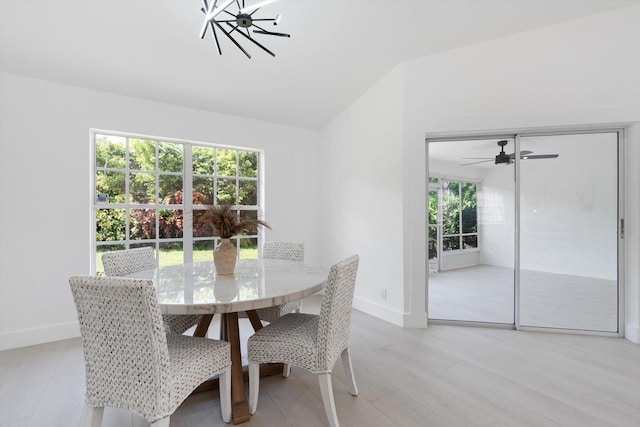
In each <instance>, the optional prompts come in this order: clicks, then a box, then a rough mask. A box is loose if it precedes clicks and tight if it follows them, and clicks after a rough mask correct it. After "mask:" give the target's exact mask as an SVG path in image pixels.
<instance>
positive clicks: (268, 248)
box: [262, 242, 304, 262]
mask: <svg viewBox="0 0 640 427" xmlns="http://www.w3.org/2000/svg"><path fill="white" fill-rule="evenodd" d="M262 257H263V258H266V259H286V260H291V261H301V262H302V261H304V243H301V242H264V249H263V251H262Z"/></svg>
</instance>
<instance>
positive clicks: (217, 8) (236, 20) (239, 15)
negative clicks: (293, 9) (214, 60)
mask: <svg viewBox="0 0 640 427" xmlns="http://www.w3.org/2000/svg"><path fill="white" fill-rule="evenodd" d="M202 1H203V3H204V7H203V8H202V9H200V10H201V11H202V13H204V15H205V17H204V23H203V24H202V29H201V30H200V38H201V39H204V36H205V35H206V33H207V28H209V27H211V32H212V33H213V38H214V39H215V41H216V46H217V47H218V53H219V54H220V55H222V49H221V48H220V41H219V40H218V32H217V31H216V28H217V29H218V30H220V31H221V32H222V33H223V34H224V35H226V36H227V37H228V38H229V40H231V41H232V42H233V44H235V45H236V46H237V47H238V49H240V50H241V51H242V52H243V53H244V54H245V55H247V58H251V55H250V54H249V52H247V51H246V49H245V48H243V47H242V45H241V44H240V42H239V41H238V40H236V39H235V38H234V37H233V36H234V34H239V35H241V36H242V37H244V38H245V39H246V40H248V41H250V42H251V43H253V44H255V45H256V46H258V47H259V48H260V49H262V50H264V51H265V52H267V53H268V54H269V55H271V56H274V57H275V56H276V55H275V53H273V52H271V51H270V50H269V49H267V48H266V47H265V46H264V45H262V44H261V43H260V42H258V41H257V40H256V39H255V38H254V37H253V36H252V32H253V34H264V35H267V36H277V37H291V36H290V35H289V34H285V33H277V32H273V31H268V30H265V29H264V28H262V27H261V26H259V25H258V24H257V23H263V22H271V23H272V24H273V25H278V24H279V23H280V15H276V17H275V18H256V17H254V14H255V13H256V12H257V11H258V10H260V8H262V7H264V6H266V5H268V4H271V3H274V2H276V1H277V0H263V1H261V2H259V3H256V4H253V5H251V6H245V4H244V0H208V1H207V0H202ZM229 9H231V10H229ZM234 12H235V13H234ZM252 29H253V31H251V30H252Z"/></svg>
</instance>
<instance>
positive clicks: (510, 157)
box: [460, 139, 559, 166]
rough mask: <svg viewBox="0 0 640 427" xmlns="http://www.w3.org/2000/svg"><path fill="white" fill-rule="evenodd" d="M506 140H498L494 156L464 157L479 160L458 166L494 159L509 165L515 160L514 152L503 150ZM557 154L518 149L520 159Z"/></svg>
mask: <svg viewBox="0 0 640 427" xmlns="http://www.w3.org/2000/svg"><path fill="white" fill-rule="evenodd" d="M507 143H508V141H507V140H506V139H504V140H502V141H498V145H499V146H500V153H498V155H497V156H496V157H495V159H494V158H491V157H464V159H467V160H479V161H478V162H471V163H464V164H462V165H460V166H468V165H475V164H478V163H486V162H491V161H495V163H496V165H499V164H505V165H510V164H512V163H513V162H514V160H515V156H516V155H515V153H511V154H507V153H505V152H504V146H505V145H507ZM558 156H559V154H533V151H527V150H522V151H520V159H522V160H532V159H555V158H557V157H558Z"/></svg>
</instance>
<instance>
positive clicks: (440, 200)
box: [427, 176, 480, 256]
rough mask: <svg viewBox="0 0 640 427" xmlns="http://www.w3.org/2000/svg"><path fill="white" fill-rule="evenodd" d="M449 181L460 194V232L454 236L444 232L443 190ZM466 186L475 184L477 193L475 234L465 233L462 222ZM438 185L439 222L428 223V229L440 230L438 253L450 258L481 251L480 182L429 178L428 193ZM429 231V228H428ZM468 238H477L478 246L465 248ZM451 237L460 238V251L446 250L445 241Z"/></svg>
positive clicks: (458, 196)
mask: <svg viewBox="0 0 640 427" xmlns="http://www.w3.org/2000/svg"><path fill="white" fill-rule="evenodd" d="M445 179H446V180H447V181H449V183H452V182H455V183H457V184H458V194H457V198H458V201H457V205H458V232H457V233H454V234H445V232H444V230H445V226H444V222H445V218H444V215H443V206H444V201H443V199H444V197H443V193H444V191H445V189H444V188H443V182H442V181H443V180H445ZM464 184H473V185H475V188H476V191H475V205H476V231H475V232H471V233H464V232H463V226H464V224H463V221H462V217H463V215H462V211H463V209H462V202H463V200H462V188H463V185H464ZM436 185H437V191H438V222H437V224H431V223H430V222H428V221H427V227H433V226H435V227H436V229H437V230H438V253H439V254H441V255H442V256H448V255H454V254H459V253H465V252H477V251H479V250H480V224H479V222H478V191H479V187H480V182H478V181H474V180H472V179H468V178H465V179H463V178H445V177H441V176H430V177H429V189H428V192H430V191H434V190H435V189H436ZM428 199H429V197H428V195H427V200H428ZM428 216H429V215H428V213H427V219H428ZM427 229H428V228H427ZM468 236H475V237H476V246H475V247H473V248H466V249H465V248H464V238H465V237H468ZM451 237H457V238H458V245H459V248H458V249H450V250H445V246H444V240H445V239H446V238H451Z"/></svg>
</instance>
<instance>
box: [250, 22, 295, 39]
mask: <svg viewBox="0 0 640 427" xmlns="http://www.w3.org/2000/svg"><path fill="white" fill-rule="evenodd" d="M253 26H254V27H256V28H259V30H253V32H254V33H256V34H266V35H268V36H278V37H291V35H290V34H286V33H274V32H273V31H267V30H265V29H264V28H262V27H261V26H259V25H256V24H253Z"/></svg>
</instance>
